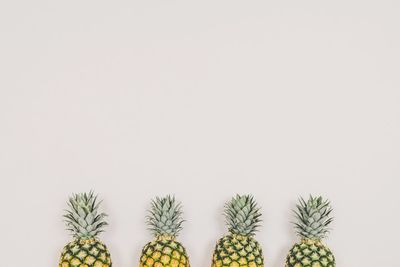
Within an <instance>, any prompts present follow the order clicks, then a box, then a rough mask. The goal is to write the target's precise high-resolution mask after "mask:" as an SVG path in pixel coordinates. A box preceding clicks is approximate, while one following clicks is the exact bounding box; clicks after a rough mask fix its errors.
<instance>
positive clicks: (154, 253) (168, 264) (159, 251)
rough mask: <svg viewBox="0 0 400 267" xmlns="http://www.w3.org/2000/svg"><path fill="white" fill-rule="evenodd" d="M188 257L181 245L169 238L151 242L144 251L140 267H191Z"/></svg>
mask: <svg viewBox="0 0 400 267" xmlns="http://www.w3.org/2000/svg"><path fill="white" fill-rule="evenodd" d="M189 266H190V265H189V261H188V255H187V253H186V250H185V248H184V247H183V246H182V245H181V243H179V242H177V241H175V240H173V239H168V238H159V239H157V240H154V241H152V242H149V243H147V244H146V246H144V248H143V250H142V256H141V258H140V267H189Z"/></svg>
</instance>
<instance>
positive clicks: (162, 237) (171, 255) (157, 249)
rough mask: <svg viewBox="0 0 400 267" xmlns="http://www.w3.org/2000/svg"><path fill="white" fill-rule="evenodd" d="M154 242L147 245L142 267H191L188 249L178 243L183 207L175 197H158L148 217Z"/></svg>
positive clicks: (144, 250)
mask: <svg viewBox="0 0 400 267" xmlns="http://www.w3.org/2000/svg"><path fill="white" fill-rule="evenodd" d="M147 223H148V226H149V230H150V231H151V232H152V234H153V235H154V240H153V241H151V242H149V243H147V244H146V245H145V246H144V248H143V250H142V255H141V257H140V267H190V265H189V257H188V255H187V253H186V249H185V248H184V247H183V246H182V244H181V243H179V242H178V241H176V237H177V236H178V234H179V232H180V230H181V229H182V223H183V219H182V206H181V204H180V203H179V202H177V201H176V200H175V197H173V196H170V195H168V196H166V197H162V198H159V197H156V198H155V199H154V200H152V202H151V209H150V210H149V215H148V216H147Z"/></svg>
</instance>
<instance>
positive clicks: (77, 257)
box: [59, 239, 112, 267]
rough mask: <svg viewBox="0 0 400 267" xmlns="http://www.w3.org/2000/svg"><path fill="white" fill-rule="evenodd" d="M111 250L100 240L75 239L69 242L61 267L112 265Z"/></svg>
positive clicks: (100, 266)
mask: <svg viewBox="0 0 400 267" xmlns="http://www.w3.org/2000/svg"><path fill="white" fill-rule="evenodd" d="M111 266H112V264H111V258H110V252H109V251H108V249H107V247H106V246H105V245H104V244H103V243H101V242H100V241H99V240H96V239H91V240H74V241H72V242H70V243H69V244H67V245H66V246H65V247H64V249H63V252H62V254H61V257H60V264H59V267H111Z"/></svg>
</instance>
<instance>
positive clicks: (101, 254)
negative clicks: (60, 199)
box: [58, 191, 112, 267]
mask: <svg viewBox="0 0 400 267" xmlns="http://www.w3.org/2000/svg"><path fill="white" fill-rule="evenodd" d="M100 203H101V201H97V196H96V195H95V194H94V193H93V192H92V191H91V192H89V193H78V194H73V195H72V196H71V197H70V198H69V201H68V207H69V209H67V210H66V214H65V215H64V218H65V222H66V226H67V230H69V231H71V232H72V235H73V240H72V241H71V242H70V243H68V244H67V245H66V246H65V247H64V249H63V250H62V253H61V256H60V261H59V265H58V266H59V267H112V262H111V257H110V252H109V251H108V249H107V247H106V245H104V244H103V243H102V242H101V241H100V240H99V239H98V238H97V236H98V234H99V233H101V232H103V228H104V226H106V225H107V222H106V221H105V217H106V216H107V215H106V214H105V213H100V212H99V211H98V209H99V205H100Z"/></svg>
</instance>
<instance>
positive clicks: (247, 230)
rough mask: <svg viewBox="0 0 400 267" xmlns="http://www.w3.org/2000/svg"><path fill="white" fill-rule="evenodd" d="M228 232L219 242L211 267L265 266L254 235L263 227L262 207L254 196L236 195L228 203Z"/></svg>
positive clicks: (226, 210)
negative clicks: (261, 223) (261, 225)
mask: <svg viewBox="0 0 400 267" xmlns="http://www.w3.org/2000/svg"><path fill="white" fill-rule="evenodd" d="M224 215H225V220H226V224H227V226H228V230H229V233H228V234H227V235H225V236H223V237H222V238H220V239H219V240H218V241H217V244H216V246H215V250H214V254H213V257H212V261H211V267H263V266H264V257H263V253H262V248H261V246H260V244H259V243H258V242H257V241H256V240H255V238H254V235H255V232H256V231H257V228H258V227H259V226H260V221H261V220H260V216H261V212H260V208H259V207H258V206H257V203H256V202H255V200H254V198H253V196H251V195H236V196H235V197H233V198H232V199H231V200H230V201H229V202H227V203H226V204H225V211H224Z"/></svg>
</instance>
